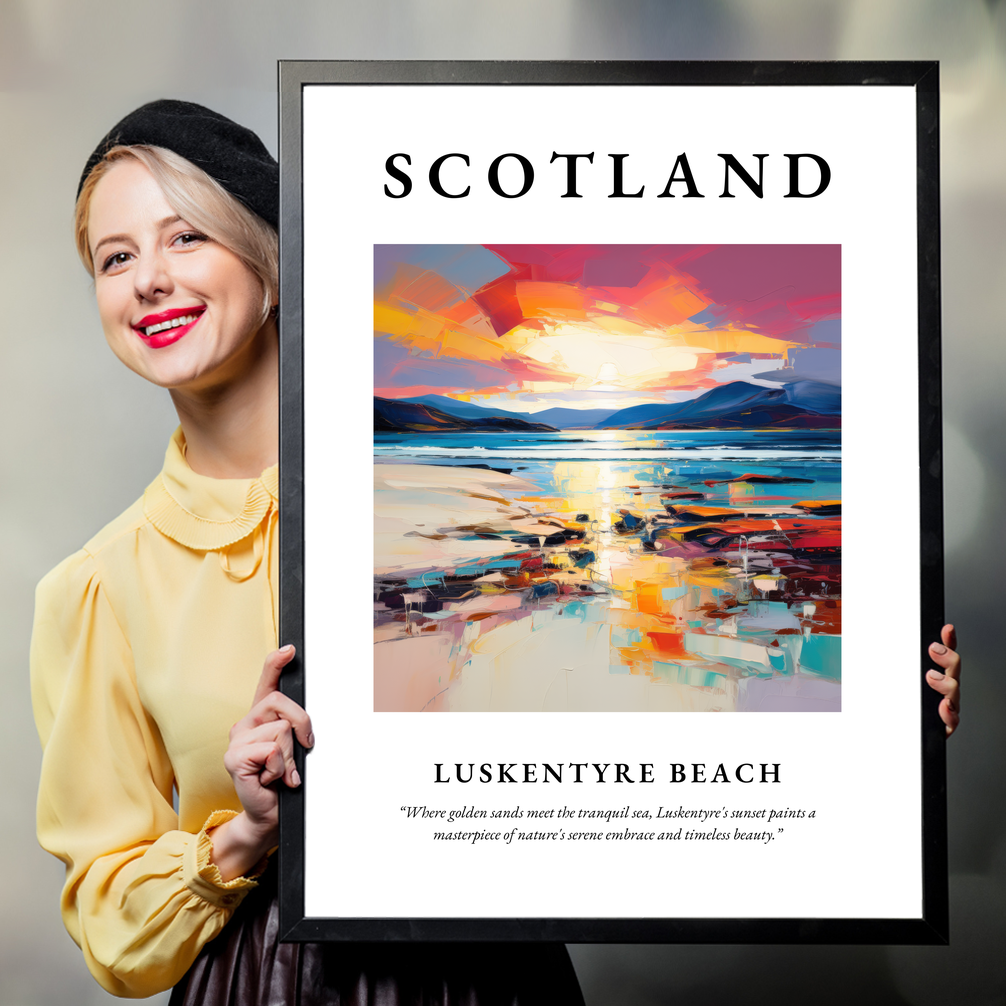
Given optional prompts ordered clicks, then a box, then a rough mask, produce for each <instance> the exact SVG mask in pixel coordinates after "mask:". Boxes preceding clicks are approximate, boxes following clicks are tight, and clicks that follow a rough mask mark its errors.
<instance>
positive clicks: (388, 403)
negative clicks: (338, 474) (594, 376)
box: [374, 396, 556, 433]
mask: <svg viewBox="0 0 1006 1006" xmlns="http://www.w3.org/2000/svg"><path fill="white" fill-rule="evenodd" d="M453 430H525V431H537V432H542V433H555V432H556V430H555V427H554V426H547V425H546V424H545V423H528V422H525V421H524V420H523V419H518V418H517V417H516V416H493V415H487V416H484V417H480V418H478V419H469V418H467V417H463V416H453V415H450V414H449V413H447V412H444V411H443V410H442V409H437V408H434V407H433V406H432V405H422V404H419V403H417V402H408V401H405V400H403V399H392V398H377V397H376V396H375V398H374V431H375V432H377V433H436V432H449V431H453Z"/></svg>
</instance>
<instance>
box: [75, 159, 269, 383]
mask: <svg viewBox="0 0 1006 1006" xmlns="http://www.w3.org/2000/svg"><path fill="white" fill-rule="evenodd" d="M87 232H88V243H89V245H90V248H91V254H92V257H93V259H94V285H95V292H96V294H97V299H98V311H99V313H100V315H101V324H102V327H103V328H104V330H105V338H106V339H107V340H108V344H109V346H111V348H112V351H113V352H114V353H115V355H116V356H117V357H118V358H119V359H120V360H121V361H122V362H123V363H124V364H125V365H126V366H127V367H129V369H130V370H132V371H135V372H136V373H137V374H139V375H140V376H141V377H145V378H146V379H147V380H148V381H151V382H153V383H154V384H157V385H160V386H161V387H163V388H176V389H179V390H189V391H194V392H199V391H203V390H208V389H210V388H212V387H214V386H217V385H221V384H226V383H228V382H229V381H230V380H233V379H235V378H237V377H239V376H240V374H241V372H242V371H243V369H244V361H245V359H246V358H250V357H252V356H253V355H254V350H253V348H252V347H253V343H254V341H255V336H256V334H257V333H259V331H260V330H262V296H263V290H262V284H261V282H260V280H259V279H258V277H257V276H256V275H255V273H254V272H252V270H251V269H250V268H249V267H248V266H247V265H245V263H244V262H243V261H242V260H241V259H240V258H239V257H238V256H237V255H235V254H234V252H232V251H230V250H229V249H228V248H225V247H224V246H223V245H221V244H218V243H217V242H216V241H213V240H212V239H210V238H208V237H207V236H206V235H205V234H201V233H200V232H199V231H197V230H195V229H193V228H192V227H190V226H189V225H188V224H187V223H186V222H185V221H184V220H182V219H181V218H180V217H179V216H178V215H177V214H176V213H175V211H174V210H173V209H172V208H171V206H170V205H169V204H168V201H167V199H166V198H165V196H164V193H163V192H162V190H161V188H160V186H159V185H158V184H157V182H156V181H155V180H154V177H153V175H151V173H150V172H149V171H148V170H147V168H146V167H145V166H144V165H143V164H141V163H140V162H139V161H137V160H135V159H133V158H124V159H122V160H120V161H117V162H116V163H114V164H113V165H112V166H111V167H110V168H109V169H108V171H107V172H106V173H105V175H104V176H103V177H102V178H101V179H100V180H99V181H98V183H97V185H96V186H95V189H94V193H93V195H92V197H91V203H90V209H89V216H88V228H87Z"/></svg>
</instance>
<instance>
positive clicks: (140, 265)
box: [133, 250, 174, 301]
mask: <svg viewBox="0 0 1006 1006" xmlns="http://www.w3.org/2000/svg"><path fill="white" fill-rule="evenodd" d="M133 287H134V289H135V291H136V299H137V300H146V301H155V300H158V299H159V298H161V297H165V296H167V295H169V294H170V293H171V292H172V290H174V283H173V282H172V279H171V272H170V269H169V268H168V262H167V259H166V258H165V256H164V255H163V253H161V252H160V251H159V250H156V251H150V252H148V253H147V254H146V255H143V254H141V255H140V257H139V259H138V260H137V263H136V268H135V269H134V271H133Z"/></svg>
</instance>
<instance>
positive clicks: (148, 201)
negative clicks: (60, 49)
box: [32, 101, 582, 1006]
mask: <svg viewBox="0 0 1006 1006" xmlns="http://www.w3.org/2000/svg"><path fill="white" fill-rule="evenodd" d="M277 221H278V172H277V166H276V163H275V161H274V160H273V159H272V158H271V157H270V155H269V154H268V152H267V151H266V149H265V147H264V146H263V145H262V143H261V141H260V140H259V139H258V137H256V136H255V135H254V134H253V133H251V132H250V131H249V130H246V129H244V128H242V127H240V126H238V125H237V124H236V123H233V122H231V121H230V120H229V119H226V118H224V117H223V116H219V115H217V114H215V113H213V112H211V111H209V110H208V109H205V108H202V107H200V106H198V105H192V104H189V103H187V102H178V101H159V102H153V103H152V104H150V105H146V106H144V107H142V108H140V109H138V110H137V111H135V112H133V113H132V114H130V115H129V116H127V117H126V118H125V119H123V120H122V121H121V122H120V123H118V125H117V126H115V127H114V129H113V130H112V131H111V132H110V133H109V134H108V135H107V136H106V137H105V138H104V140H103V141H102V142H101V144H99V146H98V148H97V150H96V151H95V152H94V154H93V155H92V157H91V158H90V160H89V161H88V164H87V166H86V167H85V170H84V174H83V176H82V178H81V185H80V189H79V191H78V201H77V211H76V236H77V246H78V251H79V252H80V255H81V258H82V260H83V262H84V264H85V266H86V267H87V268H88V270H89V271H90V272H91V274H92V276H93V277H94V282H95V293H96V296H97V301H98V308H99V313H100V315H101V321H102V326H103V328H104V331H105V336H106V339H107V340H108V343H109V345H110V346H111V348H112V350H113V351H114V352H115V354H116V355H117V356H118V357H119V359H120V360H122V362H123V363H125V364H126V366H127V367H129V368H130V369H131V370H133V371H134V372H136V373H137V374H139V375H140V376H141V377H144V378H146V379H147V380H149V381H152V382H153V383H155V384H157V385H159V386H161V387H164V388H167V389H168V391H169V393H170V394H171V397H172V401H173V403H174V405H175V408H176V410H177V412H178V417H179V422H180V427H179V429H178V430H177V431H176V433H175V435H174V436H173V437H172V439H171V442H170V444H169V446H168V451H167V455H166V458H165V464H164V469H163V470H162V472H161V474H160V475H159V476H158V477H157V478H156V479H155V480H154V482H153V483H151V485H150V486H149V487H148V488H147V490H146V492H145V493H144V495H143V497H142V499H140V500H139V501H137V503H135V504H134V505H133V506H132V507H130V508H129V509H128V510H127V511H126V512H125V513H124V514H122V515H121V516H120V517H119V518H117V519H116V520H114V521H113V522H112V523H111V524H109V525H108V526H107V527H106V528H104V529H103V530H102V531H100V532H99V533H98V534H97V535H96V536H95V537H94V538H92V539H91V541H90V542H88V543H87V544H86V545H85V546H84V548H83V549H82V550H81V551H80V552H78V553H76V554H75V555H72V556H70V557H69V558H68V559H67V560H65V561H64V562H63V563H61V564H60V565H59V566H58V567H57V568H56V569H55V570H53V572H51V573H50V574H49V575H48V576H47V577H46V578H45V579H44V580H43V581H42V583H41V584H40V585H39V589H38V596H37V602H36V620H35V629H34V634H33V639H32V691H33V702H34V706H35V716H36V722H37V724H38V729H39V734H40V736H41V739H42V743H43V746H44V757H43V764H42V779H41V785H40V792H39V803H38V831H39V839H40V841H41V843H42V845H43V846H44V847H45V848H46V849H47V850H49V851H50V852H52V853H53V854H54V855H56V856H58V857H59V858H60V859H61V860H62V861H63V862H64V863H65V864H66V884H65V886H64V889H63V896H62V910H63V918H64V921H65V923H66V926H67V929H68V930H69V932H70V934H71V936H72V937H73V938H74V939H75V940H76V941H77V943H78V944H79V945H80V946H81V948H82V950H83V952H84V955H85V959H86V961H87V965H88V967H89V968H90V970H91V972H92V974H93V975H94V976H95V978H96V979H97V980H98V981H99V983H100V984H101V985H102V986H103V987H104V988H106V989H107V990H108V991H110V992H112V993H114V994H116V995H121V996H148V995H151V994H153V993H156V992H159V991H161V990H164V989H167V988H170V987H172V986H175V992H174V993H173V996H172V1002H173V1003H192V1004H195V1003H201V1004H213V1003H225V1002H226V1003H231V1002H234V1003H237V1002H240V1003H257V1002H263V1003H264V1002H269V1003H303V1004H316V1003H317V1004H321V1003H325V1004H328V1003H333V1004H335V1003H341V1002H345V1001H348V1000H349V999H350V998H352V999H353V1001H357V1000H359V1001H369V1000H370V999H372V998H373V997H374V996H375V995H376V996H379V997H380V998H381V1001H382V1002H386V1003H389V1004H394V1003H406V1002H408V1003H412V1002H419V1001H422V1002H426V1003H431V1004H433V1003H441V1002H442V1003H444V1004H445V1006H446V1003H448V1002H451V1003H453V1002H455V1001H465V1002H470V1003H473V1004H481V1003H496V1002H500V1003H506V1004H510V1003H512V1002H514V1001H516V1002H518V1003H520V1004H530V1003H539V1002H540V1003H549V1004H564V1003H570V1004H579V1003H582V998H581V996H580V991H579V987H578V985H577V983H576V978H575V974H574V973H573V970H572V966H571V964H570V962H569V958H568V955H567V954H566V952H565V949H564V948H563V947H562V946H561V945H535V946H522V947H514V946H509V947H508V946H469V945H435V946H425V947H419V946H415V945H409V946H401V945H391V944H388V945H381V946H370V947H368V946H361V945H352V946H335V945H333V946H323V945H304V946H298V945H288V944H283V945H280V944H277V932H276V929H277V920H276V909H275V898H274V880H273V874H274V871H273V870H270V869H269V853H270V851H271V850H272V849H273V848H274V847H275V845H276V842H277V802H278V797H277V792H276V786H277V785H287V786H293V787H296V786H298V785H300V779H299V777H298V774H297V770H296V767H295V765H294V761H293V744H294V740H293V738H294V736H296V738H297V740H298V741H299V742H300V743H301V744H303V745H305V746H307V747H310V746H311V745H312V744H313V736H312V733H311V721H310V718H309V717H308V716H307V714H306V713H305V711H304V710H303V709H301V708H300V707H299V706H297V705H296V704H295V703H293V702H292V701H291V700H290V699H288V698H286V697H285V696H283V695H282V694H281V693H280V692H279V691H278V690H277V682H278V680H279V675H280V673H281V671H282V669H283V667H284V666H285V665H286V664H287V663H288V662H289V660H290V659H291V658H292V657H293V650H292V648H291V647H284V648H282V649H279V650H276V649H274V648H275V646H276V625H277V609H276V603H277V592H276V584H277V537H276V526H277V519H278V517H277V469H276V460H277V450H278V448H277V444H278V412H277V401H278V344H277V331H276V322H275V313H276V303H277V241H276V231H275V227H276V224H277ZM263 658H264V660H265V663H264V667H263ZM260 669H261V673H260ZM249 710H250V711H249ZM232 724H233V726H232ZM173 791H174V792H175V793H176V794H177V810H176V808H175V806H173ZM332 868H333V869H338V868H339V864H337V863H334V864H333V865H332Z"/></svg>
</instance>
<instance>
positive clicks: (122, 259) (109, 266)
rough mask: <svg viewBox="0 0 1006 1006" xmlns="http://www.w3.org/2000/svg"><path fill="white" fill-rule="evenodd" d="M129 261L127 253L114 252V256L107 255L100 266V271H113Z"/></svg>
mask: <svg viewBox="0 0 1006 1006" xmlns="http://www.w3.org/2000/svg"><path fill="white" fill-rule="evenodd" d="M128 261H129V252H116V253H115V254H114V255H109V256H108V258H107V259H105V261H104V263H103V264H102V267H101V271H102V272H109V271H114V270H115V269H117V268H118V267H119V266H121V265H125V264H126V263H127V262H128Z"/></svg>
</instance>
